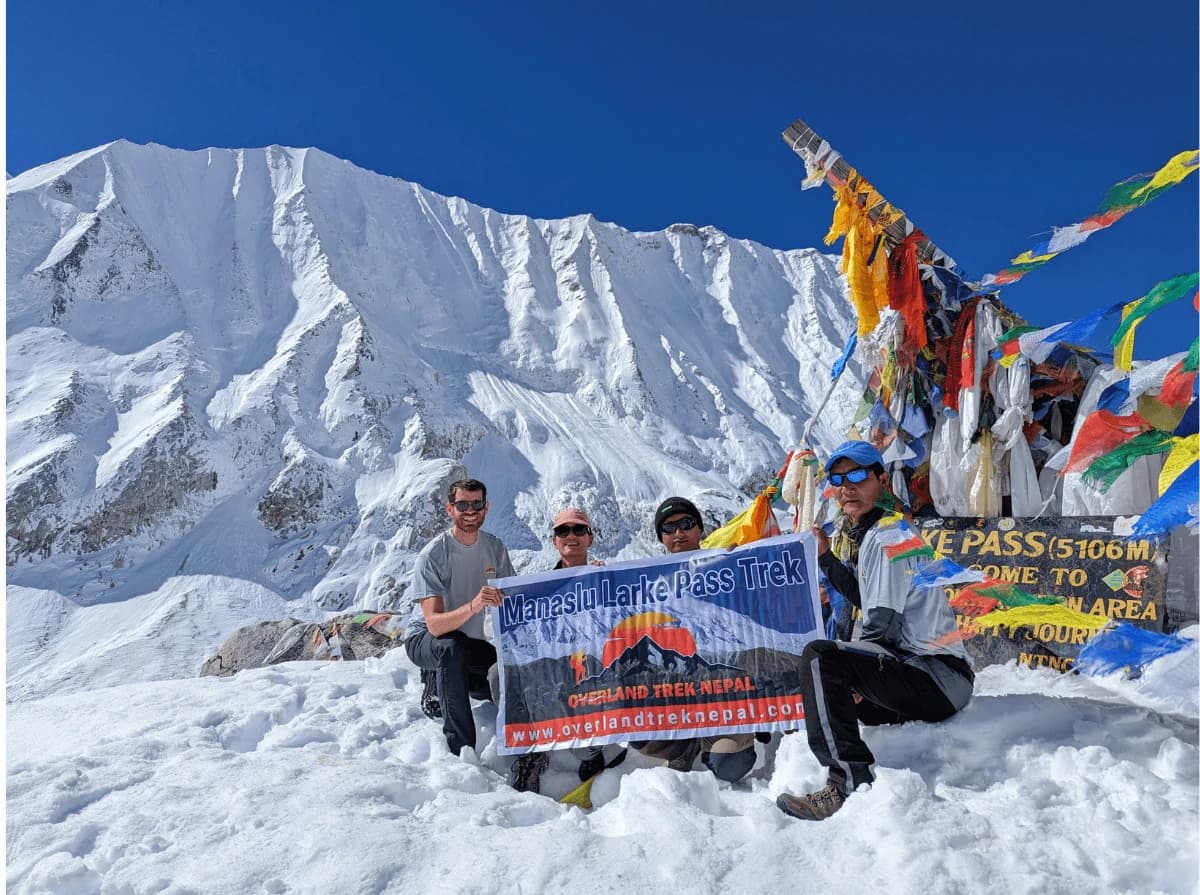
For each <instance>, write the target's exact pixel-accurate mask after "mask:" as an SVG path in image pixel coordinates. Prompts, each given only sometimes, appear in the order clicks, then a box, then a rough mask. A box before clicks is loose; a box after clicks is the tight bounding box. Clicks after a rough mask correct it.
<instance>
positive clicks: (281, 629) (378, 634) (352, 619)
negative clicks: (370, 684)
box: [200, 612, 403, 677]
mask: <svg viewBox="0 0 1200 895" xmlns="http://www.w3.org/2000/svg"><path fill="white" fill-rule="evenodd" d="M402 626H403V621H402V618H401V616H399V615H397V614H394V613H386V612H385V613H373V612H360V613H351V614H347V615H340V616H338V617H337V618H333V619H330V620H329V621H327V622H323V623H321V624H313V623H305V622H301V621H299V620H298V619H294V618H285V619H282V620H280V621H274V622H259V623H257V624H253V625H246V626H244V627H241V628H238V629H237V630H236V631H234V632H233V633H232V634H231V635H229V638H228V639H227V640H226V641H225V642H224V643H223V644H221V648H220V649H219V650H218V651H217V654H216V655H215V656H212V657H210V658H208V659H206V660H205V661H204V664H203V665H202V666H201V667H200V674H201V676H204V675H210V676H215V677H229V676H230V675H234V674H237V673H238V672H239V671H244V670H245V669H247V668H262V667H263V666H266V665H278V664H279V663H280V662H295V661H301V660H314V659H330V660H341V661H352V660H355V659H369V658H373V657H377V656H382V655H383V654H384V653H386V652H387V651H388V650H390V649H395V648H396V647H398V646H400V645H401V644H402V642H403V639H402V633H403V627H402Z"/></svg>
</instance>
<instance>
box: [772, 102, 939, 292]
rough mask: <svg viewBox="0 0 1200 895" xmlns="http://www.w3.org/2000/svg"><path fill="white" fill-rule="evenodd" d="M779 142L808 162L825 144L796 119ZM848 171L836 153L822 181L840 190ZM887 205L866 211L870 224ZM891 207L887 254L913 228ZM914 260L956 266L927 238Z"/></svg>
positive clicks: (887, 234)
mask: <svg viewBox="0 0 1200 895" xmlns="http://www.w3.org/2000/svg"><path fill="white" fill-rule="evenodd" d="M783 142H785V143H787V145H788V146H790V147H791V148H792V151H793V152H794V153H796V155H798V156H800V157H801V158H804V159H806V160H808V159H812V158H813V157H814V156H815V154H816V152H817V151H818V149H819V148H820V147H821V144H822V143H824V142H825V141H824V140H822V139H821V137H820V135H819V134H817V132H816V131H814V130H813V129H812V128H811V127H809V126H808V125H807V124H805V123H804V122H803V121H801V120H800V119H799V118H797V119H796V120H795V121H793V122H792V123H791V124H789V125H788V127H787V130H785V131H784V132H783ZM851 170H853V169H852V168H851V166H850V164H849V162H847V161H846V160H845V159H844V158H843V157H842V156H841V154H840V153H838V156H837V159H836V160H835V161H834V163H833V164H832V165H831V166H829V168H828V169H827V170H826V171H825V179H826V180H828V181H829V183H830V184H832V185H833V187H834V188H837V187H840V186H841V185H842V184H844V183H845V182H846V179H847V178H848V177H849V176H850V172H851ZM877 192H878V191H877ZM880 197H881V198H882V193H880ZM859 202H860V203H863V202H865V197H864V196H862V195H860V196H859ZM888 205H891V203H889V202H887V201H886V200H884V201H882V202H878V203H876V204H875V205H873V206H871V207H870V208H868V209H867V214H868V215H870V217H871V220H872V221H873V222H874V221H876V220H878V219H879V215H880V214H881V213H882V212H883V210H884V208H885V207H886V206H888ZM891 208H892V210H893V211H894V212H895V213H896V215H897V217H896V218H895V220H893V221H892V222H891V223H890V224H888V225H887V227H885V228H884V231H883V239H884V243H885V244H886V246H887V250H888V253H889V254H890V253H891V251H892V249H894V248H895V247H896V246H897V245H898V244H899V243H900V241H901V240H902V239H904V237H906V236H907V235H908V234H909V233H912V231H913V229H914V228H913V223H912V222H911V221H910V220H909V219H908V217H907V216H906V215H905V214H904V212H902V211H900V209H899V208H896V207H895V206H894V205H892V206H891ZM917 258H918V260H919V261H920V263H922V264H933V265H937V266H938V267H946V268H949V269H951V270H954V269H955V268H956V267H957V265H956V264H955V263H954V259H953V258H951V257H950V256H949V255H947V254H946V253H945V252H943V251H942V250H941V249H940V248H938V246H937V245H936V244H935V243H934V242H933V241H932V240H929V239H924V240H922V241H921V242H919V243H917Z"/></svg>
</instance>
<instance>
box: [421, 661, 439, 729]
mask: <svg viewBox="0 0 1200 895" xmlns="http://www.w3.org/2000/svg"><path fill="white" fill-rule="evenodd" d="M421 685H422V686H421V711H423V712H424V713H425V716H426V717H427V718H432V719H433V720H435V721H437V720H439V719H440V718H441V717H442V703H441V701H440V700H439V699H438V694H437V672H436V671H422V672H421Z"/></svg>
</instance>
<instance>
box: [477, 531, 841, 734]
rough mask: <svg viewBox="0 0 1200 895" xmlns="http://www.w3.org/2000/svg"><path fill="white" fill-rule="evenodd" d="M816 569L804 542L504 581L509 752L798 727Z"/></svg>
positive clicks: (817, 621)
mask: <svg viewBox="0 0 1200 895" xmlns="http://www.w3.org/2000/svg"><path fill="white" fill-rule="evenodd" d="M816 569H817V556H816V542H815V540H814V539H813V537H812V535H811V534H807V533H806V534H803V535H796V534H789V535H782V536H780V537H775V538H766V539H764V540H760V541H755V542H753V543H751V544H747V545H745V546H744V547H739V548H736V549H734V550H698V551H693V552H690V553H682V554H676V555H671V556H664V557H660V558H655V559H647V560H627V561H623V562H617V563H613V564H611V565H607V566H582V567H579V568H575V569H561V570H557V571H554V572H545V573H541V574H536V575H519V576H516V577H513V578H500V579H496V580H493V581H492V582H491V583H492V584H493V585H494V586H496V587H498V588H500V589H501V590H503V591H504V601H503V603H502V604H501V605H500V606H499V607H495V608H493V609H492V610H491V612H492V621H493V628H494V630H495V631H496V634H497V641H498V647H499V648H498V650H497V652H498V654H499V666H500V667H499V670H500V712H499V717H498V718H497V730H498V731H499V734H498V737H497V738H498V740H499V743H500V746H499V750H500V752H501V753H503V754H507V755H514V754H520V753H524V752H536V751H543V750H547V749H561V748H566V747H572V746H588V745H602V744H604V743H615V742H628V741H631V740H633V741H639V740H675V739H687V738H691V737H697V736H714V735H719V734H722V733H751V732H754V731H760V730H761V731H773V730H776V731H782V730H792V729H794V728H796V727H798V726H801V719H803V717H804V711H803V709H802V707H801V704H800V653H801V652H803V650H804V647H805V645H806V644H807V643H808V642H809V641H810V640H813V639H814V638H816V637H818V636H821V635H820V632H821V607H820V603H819V602H818V601H819V597H818V594H817V575H816Z"/></svg>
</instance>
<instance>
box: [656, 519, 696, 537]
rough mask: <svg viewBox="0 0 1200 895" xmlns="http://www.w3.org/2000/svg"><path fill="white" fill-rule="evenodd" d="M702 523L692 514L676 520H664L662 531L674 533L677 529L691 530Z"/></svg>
mask: <svg viewBox="0 0 1200 895" xmlns="http://www.w3.org/2000/svg"><path fill="white" fill-rule="evenodd" d="M699 524H700V523H699V522H697V521H696V520H695V519H693V518H692V517H691V516H684V517H683V518H682V519H679V520H678V521H676V522H664V523H663V524H662V526H661V527H662V533H663V534H665V535H673V534H675V532H677V531H691V530H692V529H693V528H695V527H696V526H697V525H699Z"/></svg>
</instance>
